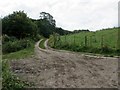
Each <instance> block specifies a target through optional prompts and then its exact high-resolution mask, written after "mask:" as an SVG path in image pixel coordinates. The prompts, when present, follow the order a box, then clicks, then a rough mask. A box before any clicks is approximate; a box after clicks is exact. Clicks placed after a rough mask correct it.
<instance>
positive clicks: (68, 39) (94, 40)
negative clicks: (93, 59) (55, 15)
mask: <svg viewBox="0 0 120 90" xmlns="http://www.w3.org/2000/svg"><path fill="white" fill-rule="evenodd" d="M85 37H87V40H86V41H85ZM117 40H118V28H111V29H106V30H99V31H96V32H80V33H76V34H71V35H64V36H61V37H60V40H59V41H57V43H56V45H55V46H54V45H53V44H52V45H51V46H52V47H55V48H58V49H66V50H71V51H78V52H90V53H100V54H105V55H108V54H109V55H111V56H113V55H117V54H118V53H119V52H117V49H118V47H117V45H118V41H117ZM85 42H86V44H85Z"/></svg>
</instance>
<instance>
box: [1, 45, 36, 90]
mask: <svg viewBox="0 0 120 90" xmlns="http://www.w3.org/2000/svg"><path fill="white" fill-rule="evenodd" d="M33 54H34V44H32V45H31V47H29V48H26V49H23V50H20V51H17V52H13V53H9V54H5V55H3V57H2V58H3V59H2V76H3V77H2V78H3V80H2V90H23V88H24V87H26V86H29V87H30V83H28V82H24V81H21V80H20V79H19V78H18V77H17V76H15V75H14V74H13V73H12V72H11V71H10V69H9V68H10V66H9V63H8V62H9V61H10V60H13V59H15V60H17V59H21V58H27V57H30V56H31V55H33Z"/></svg>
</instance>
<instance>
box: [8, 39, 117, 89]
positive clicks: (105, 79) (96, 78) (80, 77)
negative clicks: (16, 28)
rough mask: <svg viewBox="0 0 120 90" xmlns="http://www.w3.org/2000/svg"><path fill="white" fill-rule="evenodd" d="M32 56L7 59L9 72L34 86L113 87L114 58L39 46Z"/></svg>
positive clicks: (115, 73)
mask: <svg viewBox="0 0 120 90" xmlns="http://www.w3.org/2000/svg"><path fill="white" fill-rule="evenodd" d="M40 42H41V40H40V41H39V42H37V43H36V45H35V55H34V56H32V57H30V58H26V59H20V60H12V61H11V62H10V66H11V70H12V72H13V73H14V74H15V75H17V76H18V77H19V78H20V79H21V80H24V81H28V82H31V83H34V86H33V87H37V88H117V86H118V75H117V68H118V59H117V58H110V57H101V56H90V55H86V54H78V53H74V52H69V51H59V50H53V49H51V48H49V47H48V46H47V42H48V40H46V41H45V47H46V49H41V48H39V43H40Z"/></svg>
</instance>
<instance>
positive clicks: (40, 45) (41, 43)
mask: <svg viewBox="0 0 120 90" xmlns="http://www.w3.org/2000/svg"><path fill="white" fill-rule="evenodd" d="M45 40H46V39H45V38H44V39H43V40H42V41H41V42H40V44H39V47H40V48H42V49H45V46H44V42H45Z"/></svg>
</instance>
